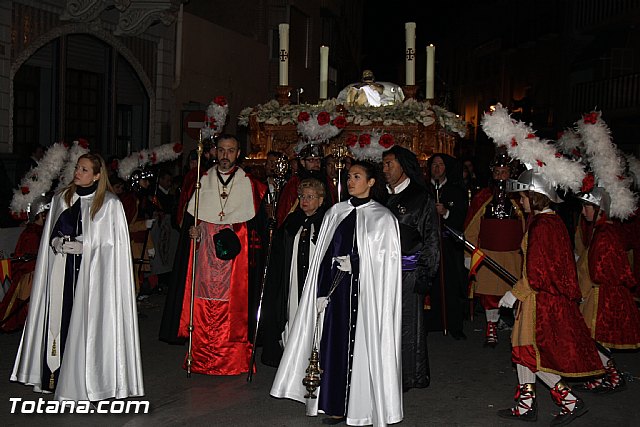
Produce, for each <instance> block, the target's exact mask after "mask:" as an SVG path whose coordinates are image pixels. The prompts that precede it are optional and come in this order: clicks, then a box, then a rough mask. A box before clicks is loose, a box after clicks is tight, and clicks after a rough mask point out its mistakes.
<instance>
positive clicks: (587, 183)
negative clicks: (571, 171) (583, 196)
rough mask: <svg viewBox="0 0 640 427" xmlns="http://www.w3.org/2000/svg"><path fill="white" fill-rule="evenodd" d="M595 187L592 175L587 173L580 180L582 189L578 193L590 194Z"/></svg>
mask: <svg viewBox="0 0 640 427" xmlns="http://www.w3.org/2000/svg"><path fill="white" fill-rule="evenodd" d="M594 185H595V178H594V177H593V174H591V173H588V174H586V175H585V176H584V178H582V187H581V188H580V191H581V192H583V193H590V192H591V190H593V186H594Z"/></svg>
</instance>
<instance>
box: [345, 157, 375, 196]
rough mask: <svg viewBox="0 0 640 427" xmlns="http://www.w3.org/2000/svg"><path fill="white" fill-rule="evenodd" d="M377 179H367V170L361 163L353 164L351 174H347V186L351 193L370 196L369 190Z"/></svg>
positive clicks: (352, 194)
mask: <svg viewBox="0 0 640 427" xmlns="http://www.w3.org/2000/svg"><path fill="white" fill-rule="evenodd" d="M375 182H376V180H375V179H373V178H369V179H367V172H366V171H365V169H364V168H363V167H362V166H360V165H355V166H351V169H349V174H348V175H347V188H348V189H349V195H351V196H353V197H357V198H359V199H363V198H365V197H369V191H370V190H371V187H373V184H374V183H375Z"/></svg>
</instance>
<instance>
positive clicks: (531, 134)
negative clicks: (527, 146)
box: [527, 133, 536, 139]
mask: <svg viewBox="0 0 640 427" xmlns="http://www.w3.org/2000/svg"><path fill="white" fill-rule="evenodd" d="M535 137H536V135H535V134H534V133H530V134H528V135H527V139H533V138H535Z"/></svg>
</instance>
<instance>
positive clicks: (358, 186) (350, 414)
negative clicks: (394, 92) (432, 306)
mask: <svg viewBox="0 0 640 427" xmlns="http://www.w3.org/2000/svg"><path fill="white" fill-rule="evenodd" d="M376 176H377V174H376V171H375V167H374V165H372V164H370V163H367V162H358V163H355V164H354V165H353V166H352V167H351V168H350V169H349V175H348V180H347V187H348V189H349V194H350V195H351V196H352V197H351V198H350V199H349V200H348V201H345V202H342V203H338V204H336V205H335V206H333V207H332V208H331V209H330V210H329V211H328V212H327V214H326V215H325V217H324V220H323V221H322V226H321V227H320V232H319V235H318V242H317V245H316V251H315V253H314V256H313V259H312V261H311V266H310V269H309V274H308V275H307V280H306V282H305V286H304V290H303V292H302V297H301V300H300V306H299V307H298V311H297V313H296V317H295V319H294V321H293V325H292V327H291V332H290V336H289V342H288V343H287V345H286V347H285V349H284V354H283V357H282V360H281V362H280V365H279V368H278V372H277V373H276V377H275V380H274V383H273V386H272V388H271V395H272V396H274V397H280V398H282V397H284V398H289V399H293V400H297V401H300V402H303V403H306V406H307V415H310V416H315V415H317V414H318V412H322V413H325V414H327V415H330V417H328V418H325V419H324V420H323V423H325V424H337V423H340V422H342V421H346V423H347V424H349V425H369V424H374V425H376V426H381V425H387V424H393V423H397V422H400V421H402V418H403V411H402V366H401V359H402V358H401V354H400V340H401V289H402V283H401V280H402V271H401V251H400V237H399V236H400V235H399V229H398V223H397V220H396V218H395V217H394V215H393V214H392V213H391V212H390V211H389V210H388V209H387V208H385V207H384V206H383V205H381V204H380V203H378V202H376V201H375V200H372V199H371V197H372V195H373V193H374V192H375V191H374V190H372V188H373V187H374V186H376V183H377V184H378V186H377V187H376V188H377V189H379V188H380V186H381V185H382V180H379V179H378V180H376ZM333 285H335V287H334V286H333ZM332 288H333V289H332ZM316 328H317V331H316ZM314 331H316V333H315V334H314ZM314 341H315V343H316V345H317V346H318V347H319V353H320V368H321V369H322V370H323V372H322V374H321V382H320V387H319V388H318V390H317V391H316V394H317V396H318V397H317V399H313V398H305V395H306V394H307V390H306V389H305V386H304V385H303V384H302V380H303V378H304V377H305V370H306V368H307V366H308V364H309V356H310V354H311V350H312V347H313V345H314Z"/></svg>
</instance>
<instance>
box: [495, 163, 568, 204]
mask: <svg viewBox="0 0 640 427" xmlns="http://www.w3.org/2000/svg"><path fill="white" fill-rule="evenodd" d="M507 191H508V192H510V193H514V192H519V191H533V192H535V193H540V194H544V195H545V196H547V197H548V198H549V200H551V201H552V202H554V203H562V202H563V200H562V199H561V198H560V196H558V193H556V189H555V186H554V185H553V184H552V183H551V182H549V180H548V179H547V178H546V177H545V176H544V175H543V174H541V173H540V172H534V171H533V169H529V170H526V171H524V172H522V173H521V174H520V176H519V177H518V179H517V180H515V179H510V180H509V181H507Z"/></svg>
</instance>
